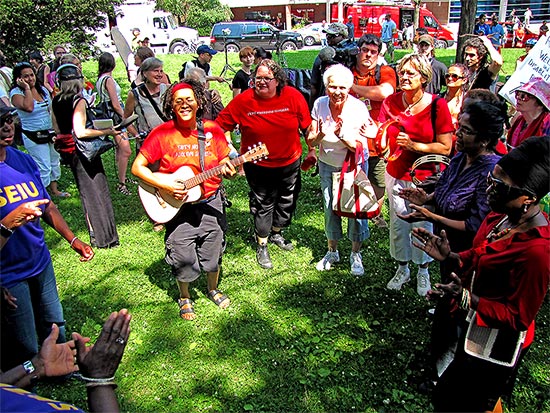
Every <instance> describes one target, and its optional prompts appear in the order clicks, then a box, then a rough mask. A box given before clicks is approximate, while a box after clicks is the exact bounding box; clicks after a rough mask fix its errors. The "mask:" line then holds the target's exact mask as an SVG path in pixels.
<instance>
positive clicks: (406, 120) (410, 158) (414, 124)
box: [378, 92, 454, 181]
mask: <svg viewBox="0 0 550 413" xmlns="http://www.w3.org/2000/svg"><path fill="white" fill-rule="evenodd" d="M436 98H437V96H435V95H432V102H433V101H434V100H435V99H436ZM432 104H433V103H432ZM435 105H436V112H435V113H436V116H435V130H436V133H435V135H441V134H443V133H452V132H453V131H454V127H453V119H452V117H451V113H450V112H449V108H448V106H447V102H445V99H438V100H437V102H436V103H435ZM405 109H406V107H405V105H404V103H403V92H399V93H394V94H393V95H391V96H388V97H387V98H386V99H384V102H383V103H382V108H381V110H380V116H379V117H378V120H379V121H380V122H385V121H386V120H389V119H393V120H397V121H399V124H397V125H396V124H394V125H391V126H390V127H388V129H387V133H388V142H389V146H390V154H393V153H394V152H395V151H396V149H397V148H398V146H397V143H396V138H397V135H398V134H399V131H400V128H403V131H404V132H405V133H407V134H408V135H409V137H410V139H411V140H413V141H415V142H421V143H432V142H435V140H434V130H433V127H432V105H428V106H427V107H426V108H425V109H424V110H422V111H421V112H420V113H417V114H415V115H411V116H407V115H406V114H404V113H403V112H404V111H405ZM423 155H424V154H421V153H417V152H412V151H409V150H406V149H403V151H402V153H401V155H400V156H399V157H398V158H397V159H396V160H394V161H388V165H387V169H386V170H387V171H388V173H389V174H390V175H391V176H393V177H394V178H396V179H402V180H405V181H411V180H412V179H411V176H410V174H409V172H410V170H411V167H412V165H413V163H414V161H416V160H417V159H418V158H420V157H421V156H423ZM430 168H431V167H429V166H428V167H426V168H425V169H422V166H421V167H420V169H417V171H416V177H417V178H418V179H420V180H423V179H424V178H425V177H426V176H430V175H432V174H433V172H434V171H433V170H432V169H430Z"/></svg>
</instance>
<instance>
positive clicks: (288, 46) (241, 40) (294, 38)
mask: <svg viewBox="0 0 550 413" xmlns="http://www.w3.org/2000/svg"><path fill="white" fill-rule="evenodd" d="M225 42H227V51H228V52H238V51H239V50H240V49H241V47H244V46H250V47H263V48H264V49H266V50H274V49H276V48H277V42H280V46H281V49H282V50H296V49H301V48H302V47H304V39H302V35H301V34H300V33H298V32H291V31H287V30H279V29H277V28H276V27H274V26H272V25H271V24H269V23H263V22H225V23H216V24H215V25H214V26H213V27H212V32H211V33H210V45H211V47H212V48H213V49H214V50H218V51H220V52H221V51H223V47H224V43H225Z"/></svg>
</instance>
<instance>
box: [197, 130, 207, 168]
mask: <svg viewBox="0 0 550 413" xmlns="http://www.w3.org/2000/svg"><path fill="white" fill-rule="evenodd" d="M197 135H198V139H199V162H200V164H201V170H202V171H204V153H205V151H206V149H205V146H206V144H205V142H206V137H205V136H204V125H203V123H202V120H198V121H197Z"/></svg>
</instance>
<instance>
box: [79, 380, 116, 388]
mask: <svg viewBox="0 0 550 413" xmlns="http://www.w3.org/2000/svg"><path fill="white" fill-rule="evenodd" d="M101 386H113V389H116V388H117V387H118V386H117V384H116V383H115V382H114V381H106V382H102V383H86V387H101Z"/></svg>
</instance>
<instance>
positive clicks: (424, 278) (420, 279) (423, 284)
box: [416, 271, 432, 297]
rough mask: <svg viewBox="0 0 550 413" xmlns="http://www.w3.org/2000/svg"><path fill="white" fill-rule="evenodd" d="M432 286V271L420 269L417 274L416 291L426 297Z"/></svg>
mask: <svg viewBox="0 0 550 413" xmlns="http://www.w3.org/2000/svg"><path fill="white" fill-rule="evenodd" d="M431 288H432V286H431V285H430V273H429V272H428V271H422V272H421V271H418V274H417V275H416V292H417V293H418V295H419V296H420V297H425V296H426V294H428V291H430V289H431Z"/></svg>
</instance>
